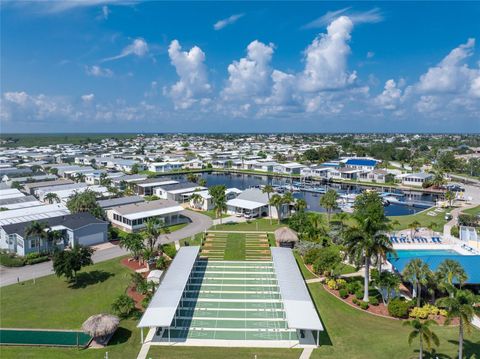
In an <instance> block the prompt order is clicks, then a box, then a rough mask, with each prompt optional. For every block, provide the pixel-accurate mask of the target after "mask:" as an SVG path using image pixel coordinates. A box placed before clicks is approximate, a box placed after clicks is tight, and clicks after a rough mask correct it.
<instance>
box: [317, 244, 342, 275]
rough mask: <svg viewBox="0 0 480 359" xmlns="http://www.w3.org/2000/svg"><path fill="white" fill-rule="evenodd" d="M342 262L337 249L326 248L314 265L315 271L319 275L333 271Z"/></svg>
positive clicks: (322, 250)
mask: <svg viewBox="0 0 480 359" xmlns="http://www.w3.org/2000/svg"><path fill="white" fill-rule="evenodd" d="M341 262H342V257H341V256H340V250H339V249H338V248H337V247H333V246H331V247H326V248H323V249H321V250H320V253H319V255H318V257H317V259H316V260H315V262H314V263H313V270H314V271H315V273H317V274H323V273H325V272H330V271H332V270H333V269H334V268H335V267H336V266H337V265H338V264H340V263H341Z"/></svg>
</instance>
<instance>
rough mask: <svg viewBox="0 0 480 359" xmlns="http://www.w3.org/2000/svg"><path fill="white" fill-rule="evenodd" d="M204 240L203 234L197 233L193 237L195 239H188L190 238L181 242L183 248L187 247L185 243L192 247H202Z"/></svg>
mask: <svg viewBox="0 0 480 359" xmlns="http://www.w3.org/2000/svg"><path fill="white" fill-rule="evenodd" d="M202 238H203V233H197V234H196V235H195V236H194V237H193V239H192V237H188V238H184V239H181V240H180V241H179V242H180V245H181V246H185V242H188V244H189V245H190V246H200V245H201V241H202Z"/></svg>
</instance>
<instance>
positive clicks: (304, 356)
mask: <svg viewBox="0 0 480 359" xmlns="http://www.w3.org/2000/svg"><path fill="white" fill-rule="evenodd" d="M312 353H313V348H305V349H303V352H302V355H300V358H298V359H309V358H310V355H312Z"/></svg>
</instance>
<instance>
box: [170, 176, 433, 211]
mask: <svg viewBox="0 0 480 359" xmlns="http://www.w3.org/2000/svg"><path fill="white" fill-rule="evenodd" d="M200 175H201V176H202V177H203V178H205V180H206V181H207V187H210V186H215V185H225V186H226V187H227V188H232V187H234V188H238V189H241V190H244V189H247V188H250V187H255V186H260V185H266V184H270V185H273V186H288V185H289V184H290V183H291V181H290V179H289V178H282V177H272V176H262V175H252V174H241V173H224V172H221V173H215V172H213V173H202V174H200ZM171 177H172V178H173V179H177V180H186V175H176V176H171ZM318 186H321V187H323V188H325V187H326V189H329V188H333V189H335V190H337V191H338V192H339V193H359V192H360V191H361V190H363V189H366V188H368V187H367V186H363V187H362V186H361V185H351V184H339V183H334V184H328V185H325V184H323V185H320V184H319V185H318ZM396 192H399V191H398V190H396ZM321 196H322V195H321V194H318V193H312V192H303V191H301V192H295V193H294V197H295V198H303V199H304V200H305V201H306V202H307V206H308V207H307V208H308V210H309V211H315V212H324V211H325V210H324V209H323V208H322V207H321V206H320V198H321ZM405 198H407V199H408V200H412V201H421V202H425V205H423V206H421V207H417V206H415V207H412V206H409V205H407V204H390V205H388V206H386V207H385V214H386V215H387V216H403V215H408V214H414V213H417V212H419V211H423V210H425V209H426V208H428V207H430V206H434V205H435V200H436V198H435V197H434V196H433V195H430V194H425V193H421V192H409V193H405ZM428 204H430V205H428Z"/></svg>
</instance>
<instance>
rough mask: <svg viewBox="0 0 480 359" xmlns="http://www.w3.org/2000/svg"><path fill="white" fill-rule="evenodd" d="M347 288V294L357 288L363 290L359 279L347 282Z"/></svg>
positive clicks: (355, 290) (352, 292)
mask: <svg viewBox="0 0 480 359" xmlns="http://www.w3.org/2000/svg"><path fill="white" fill-rule="evenodd" d="M347 290H348V293H349V294H354V293H355V292H357V291H358V290H363V285H362V283H361V282H360V281H358V280H355V281H353V282H350V283H348V284H347Z"/></svg>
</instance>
